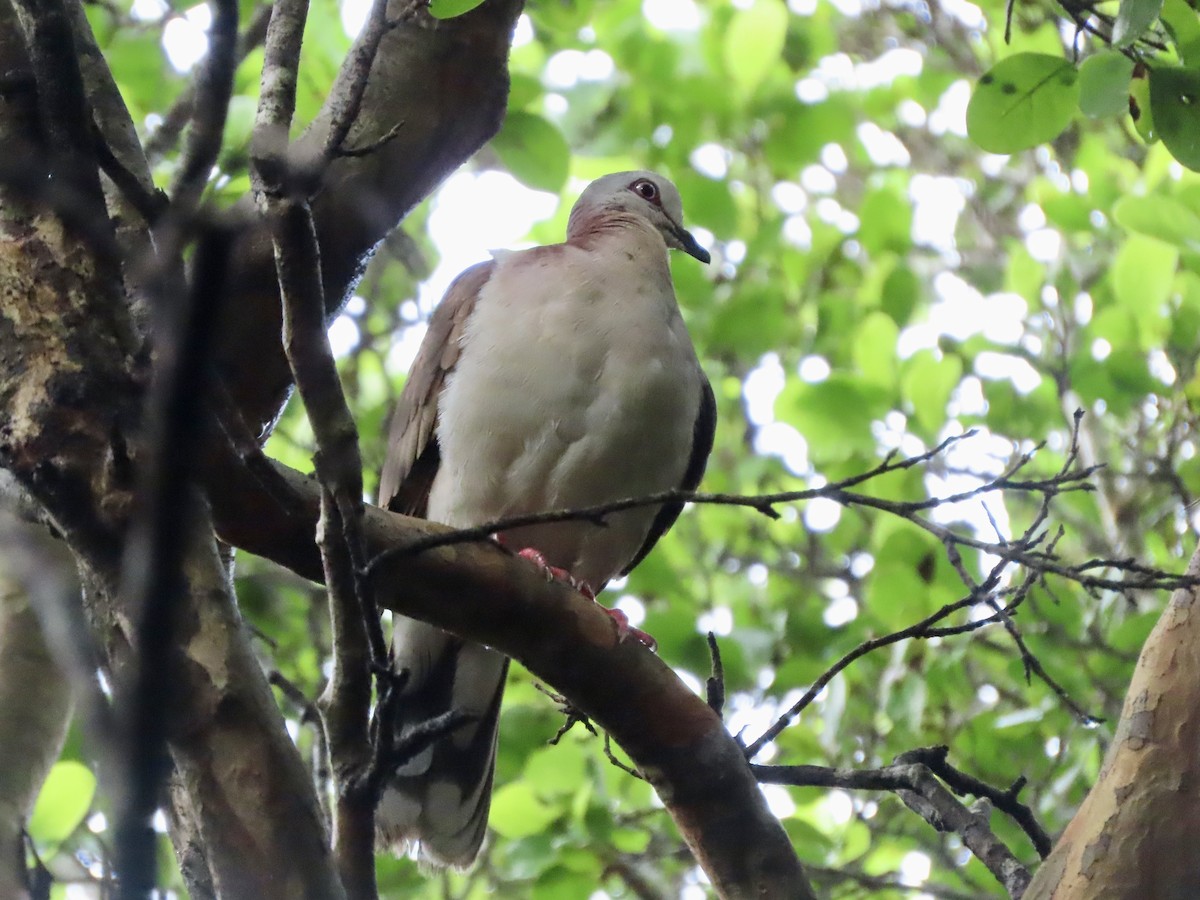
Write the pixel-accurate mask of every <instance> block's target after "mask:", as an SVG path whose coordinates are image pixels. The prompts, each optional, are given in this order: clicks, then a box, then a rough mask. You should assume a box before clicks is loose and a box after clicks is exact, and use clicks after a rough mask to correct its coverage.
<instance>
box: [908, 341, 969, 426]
mask: <svg viewBox="0 0 1200 900" xmlns="http://www.w3.org/2000/svg"><path fill="white" fill-rule="evenodd" d="M961 378H962V361H961V360H960V359H959V358H958V357H957V356H945V357H942V358H941V359H939V358H938V357H937V356H936V355H935V354H934V352H933V351H932V350H921V351H920V352H918V353H914V354H913V355H912V357H911V358H910V359H908V360H907V361H906V363H905V366H904V375H903V377H902V378H901V387H902V389H903V391H904V396H905V397H907V398H908V401H909V403H911V404H912V409H913V414H914V415H915V417H916V420H917V424H919V425H920V426H921V428H922V429H924V431H925V434H926V435H927V436H928V437H933V436H934V435H936V434H937V432H938V431H939V430H940V429H941V427H942V425H944V424H945V422H946V404H947V403H948V402H949V401H950V394H951V393H952V392H953V391H954V388H955V387H956V386H957V385H958V382H959V379H961Z"/></svg>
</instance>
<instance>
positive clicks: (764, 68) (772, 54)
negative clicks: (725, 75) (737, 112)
mask: <svg viewBox="0 0 1200 900" xmlns="http://www.w3.org/2000/svg"><path fill="white" fill-rule="evenodd" d="M787 22H788V11H787V7H786V6H784V5H783V3H781V2H780V0H756V2H755V3H754V5H753V6H751V7H750V8H749V9H744V10H740V11H738V12H737V13H735V14H734V17H733V21H732V22H730V24H729V30H728V31H727V32H725V67H726V69H728V71H729V75H730V77H731V78H732V79H733V84H734V86H735V87H736V88H737V89H738V90H739V91H741V92H742V93H743V94H752V93H754V89H755V88H757V87H758V86H759V85H760V84H761V83H762V81H763V79H764V78H766V77H767V73H768V72H770V71H771V67H772V66H774V65H775V64H776V63H777V62H778V61H779V55H780V53H782V52H783V43H784V40H785V38H786V37H787Z"/></svg>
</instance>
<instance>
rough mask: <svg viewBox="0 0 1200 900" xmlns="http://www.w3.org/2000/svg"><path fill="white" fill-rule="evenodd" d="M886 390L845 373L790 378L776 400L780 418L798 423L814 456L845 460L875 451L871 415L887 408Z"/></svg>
mask: <svg viewBox="0 0 1200 900" xmlns="http://www.w3.org/2000/svg"><path fill="white" fill-rule="evenodd" d="M886 396H887V395H886V393H884V392H881V391H880V390H879V389H878V388H876V387H874V386H873V385H870V384H869V383H868V382H866V381H865V380H862V379H858V378H853V377H851V376H848V375H844V374H835V375H831V376H830V377H829V378H827V379H826V380H825V381H821V382H818V383H816V384H809V383H807V382H803V381H792V382H790V383H789V384H788V385H787V386H786V387H785V388H784V389H783V391H782V392H780V394H779V398H778V400H777V401H776V404H775V408H776V413H777V415H778V416H779V418H780V419H781V420H783V421H787V422H790V423H791V424H792V425H794V426H795V427H796V428H797V429H798V430H799V431H800V433H801V434H802V435H804V439H805V440H806V441H807V442H808V447H809V451H810V453H811V454H812V456H813V458H814V459H818V460H841V459H847V458H848V457H851V456H853V455H855V454H867V453H871V452H872V451H873V450H874V449H875V438H874V437H873V435H872V434H871V419H872V418H873V417H874V416H878V415H881V414H882V413H883V412H884V411H885V410H886V409H887V403H886V400H885V398H886Z"/></svg>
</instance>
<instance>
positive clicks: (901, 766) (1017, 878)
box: [752, 750, 1030, 900]
mask: <svg viewBox="0 0 1200 900" xmlns="http://www.w3.org/2000/svg"><path fill="white" fill-rule="evenodd" d="M929 752H930V751H924V750H920V751H912V753H911V754H907V753H904V754H901V755H900V756H897V757H896V761H895V762H894V763H893V764H892V765H890V766H884V767H882V768H879V769H830V768H826V767H824V766H753V767H752V768H753V770H754V774H755V777H756V778H758V780H759V781H760V782H762V783H765V784H787V785H793V786H807V787H836V788H842V789H844V790H884V791H892V792H894V793H895V794H896V795H897V796H898V797H900V799H901V800H902V801H903V802H904V804H905V806H907V807H908V808H909V809H911V810H912V811H913V812H915V813H917V814H918V815H919V816H921V818H923V819H924V820H925V821H926V822H928V823H929V824H930V825H932V826H933V827H934V828H936V829H937V830H938V831H951V832H954V833H955V834H957V835H958V836H959V837H960V838H961V839H962V842H963V843H964V844H965V845H966V846H967V847H968V848H969V849H970V850H971V852H972V853H974V854H975V856H976V857H977V858H978V859H979V861H980V862H982V863H983V864H984V865H985V866H987V869H988V871H989V872H991V873H992V875H993V876H994V877H995V879H996V880H997V881H999V882H1000V884H1002V885H1003V886H1004V888H1005V890H1007V891H1008V893H1009V896H1011V897H1013V898H1014V900H1015V898H1019V897H1020V896H1021V895H1022V894H1023V893H1024V891H1025V888H1026V887H1027V886H1028V885H1029V880H1030V875H1029V870H1028V869H1026V868H1025V867H1024V866H1022V865H1021V864H1020V863H1019V862H1018V861H1017V859H1016V857H1014V856H1013V855H1012V852H1011V851H1010V850H1009V849H1008V848H1007V847H1006V846H1005V845H1004V843H1003V842H1002V841H1001V840H1000V839H999V838H997V837H996V835H995V834H994V833H993V832H992V830H991V827H990V825H989V824H988V818H989V816H988V812H989V810H990V806H991V803H990V798H985V799H984V800H983V801H981V802H982V803H983V805H982V806H980V807H978V808H976V809H968V808H967V807H966V806H965V805H963V804H962V803H960V802H959V801H958V800H957V799H955V797H954V795H953V794H952V793H951V792H950V791H949V790H947V789H946V787H945V786H944V785H942V783H941V782H940V781H938V779H937V777H936V776H935V775H934V773H933V772H932V771H931V770H930V768H929V767H928V766H927V765H926V764H925V758H926V756H927V755H928V753H929Z"/></svg>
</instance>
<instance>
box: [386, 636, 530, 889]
mask: <svg viewBox="0 0 1200 900" xmlns="http://www.w3.org/2000/svg"><path fill="white" fill-rule="evenodd" d="M393 643H394V646H395V651H396V670H397V671H398V672H399V671H402V670H407V672H408V679H407V681H406V682H405V684H404V686H403V688H402V690H401V698H400V706H399V722H398V727H397V739H398V740H399V741H403V740H404V738H405V736H406V735H407V734H410V733H411V731H412V729H413V728H415V727H418V726H420V725H421V724H423V723H425V722H428V721H429V720H430V719H432V718H434V717H436V716H439V715H441V714H443V713H445V712H448V711H450V710H452V709H456V710H461V711H462V712H465V713H467V714H468V715H470V716H471V719H470V721H468V722H466V723H465V724H463V725H461V726H459V727H458V728H456V729H455V730H453V731H451V732H450V733H449V734H446V735H444V736H443V737H440V738H438V739H437V740H436V741H434V742H433V743H432V744H431V745H430V746H428V747H426V748H425V749H423V750H422V751H420V752H419V753H417V754H416V755H414V756H413V757H412V758H411V759H409V760H408V761H407V762H405V763H404V764H403V765H401V766H400V768H399V769H398V770H397V772H396V775H395V777H393V778H392V780H391V782H390V783H389V785H388V787H387V789H386V790H385V791H384V795H383V799H382V800H381V801H380V803H379V808H378V810H377V811H376V825H377V830H378V834H379V838H380V841H381V843H383V844H384V845H386V846H389V847H391V848H393V849H394V850H395V851H396V852H398V853H402V852H405V851H406V850H410V849H415V850H416V851H417V854H418V856H419V858H420V859H422V860H424V861H427V862H430V863H433V864H434V865H441V866H454V867H457V868H465V867H466V866H469V865H470V864H471V863H472V862H473V861H474V859H475V856H476V855H477V854H478V853H479V847H480V845H481V844H482V843H483V837H484V833H485V832H486V830H487V819H488V809H489V808H490V806H491V801H492V775H493V772H494V770H495V765H496V733H497V726H498V724H499V717H500V698H501V696H502V694H503V692H504V677H505V674H506V673H507V671H508V658H507V657H506V656H504V655H503V654H500V653H497V652H496V651H494V650H489V649H487V648H486V647H483V646H481V645H479V644H472V643H469V642H466V641H463V640H461V639H459V638H456V637H454V636H453V635H450V634H447V633H446V632H444V631H442V630H441V629H438V628H434V627H433V626H432V625H426V624H424V623H422V622H416V621H414V620H412V619H401V618H397V620H396V623H395V626H394V633H393Z"/></svg>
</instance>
